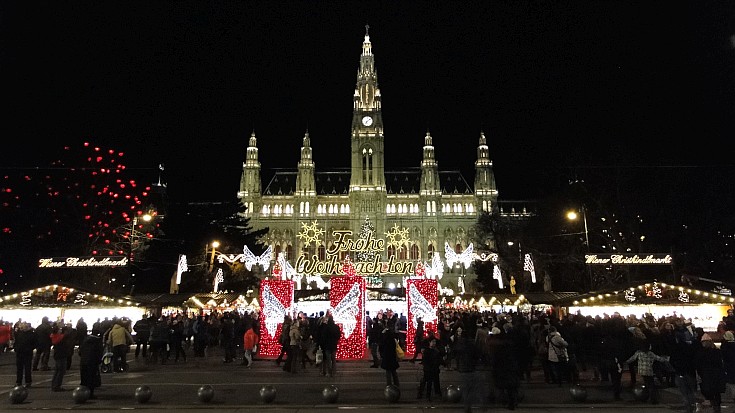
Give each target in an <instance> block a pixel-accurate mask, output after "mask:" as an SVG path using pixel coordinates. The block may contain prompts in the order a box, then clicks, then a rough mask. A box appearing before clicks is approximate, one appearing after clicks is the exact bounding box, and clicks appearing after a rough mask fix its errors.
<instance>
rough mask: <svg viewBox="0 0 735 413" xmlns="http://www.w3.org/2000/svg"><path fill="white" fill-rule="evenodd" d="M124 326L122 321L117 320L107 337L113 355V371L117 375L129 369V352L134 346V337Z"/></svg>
mask: <svg viewBox="0 0 735 413" xmlns="http://www.w3.org/2000/svg"><path fill="white" fill-rule="evenodd" d="M122 324H123V321H122V320H115V324H113V325H112V327H110V333H109V334H108V335H107V337H108V338H107V344H108V345H109V346H110V348H112V354H113V356H112V369H113V371H115V372H116V373H121V372H123V371H126V370H127V369H128V362H127V357H128V350H129V349H130V346H131V345H132V344H133V336H132V335H130V332H129V331H128V329H127V328H125V327H123V325H122Z"/></svg>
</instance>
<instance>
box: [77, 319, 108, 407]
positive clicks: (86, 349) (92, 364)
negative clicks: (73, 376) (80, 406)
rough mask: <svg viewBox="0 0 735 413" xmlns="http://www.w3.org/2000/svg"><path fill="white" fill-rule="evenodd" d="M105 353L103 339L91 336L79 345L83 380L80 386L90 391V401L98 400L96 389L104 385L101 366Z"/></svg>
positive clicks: (80, 370)
mask: <svg viewBox="0 0 735 413" xmlns="http://www.w3.org/2000/svg"><path fill="white" fill-rule="evenodd" d="M103 353H104V346H103V344H102V338H100V337H98V336H95V335H89V334H87V335H85V336H84V338H82V343H81V344H80V345H79V375H80V378H81V381H80V383H79V384H81V385H82V386H86V387H87V388H88V389H89V398H90V399H94V398H96V396H95V395H94V389H96V388H97V387H100V386H101V385H102V377H101V376H100V364H101V363H102V354H103Z"/></svg>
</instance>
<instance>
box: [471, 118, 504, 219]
mask: <svg viewBox="0 0 735 413" xmlns="http://www.w3.org/2000/svg"><path fill="white" fill-rule="evenodd" d="M475 195H476V196H477V202H478V205H477V206H478V208H480V209H481V210H483V211H492V210H493V209H494V208H495V207H496V202H497V200H498V190H497V187H496V186H495V174H494V173H493V161H491V160H490V151H489V149H488V146H487V138H485V133H484V132H480V142H479V144H478V145H477V160H476V161H475Z"/></svg>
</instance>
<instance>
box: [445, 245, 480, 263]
mask: <svg viewBox="0 0 735 413" xmlns="http://www.w3.org/2000/svg"><path fill="white" fill-rule="evenodd" d="M473 250H474V246H473V245H472V243H471V242H470V245H468V246H467V249H465V250H464V251H462V253H460V254H457V253H456V252H454V250H452V247H450V246H449V243H448V242H445V243H444V258H445V259H446V260H447V267H449V268H452V267H453V266H454V263H455V262H459V263H461V264H463V265H464V267H465V268H470V265H472V251H473Z"/></svg>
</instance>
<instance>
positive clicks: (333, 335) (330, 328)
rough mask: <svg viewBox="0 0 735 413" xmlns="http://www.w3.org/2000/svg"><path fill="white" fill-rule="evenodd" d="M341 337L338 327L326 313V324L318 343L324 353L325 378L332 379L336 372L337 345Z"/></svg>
mask: <svg viewBox="0 0 735 413" xmlns="http://www.w3.org/2000/svg"><path fill="white" fill-rule="evenodd" d="M341 335H342V331H340V329H339V326H338V325H337V324H336V323H335V322H334V317H333V316H332V314H331V313H327V323H326V324H325V325H324V328H323V329H322V330H321V334H320V341H321V344H322V346H323V347H322V352H323V353H324V360H323V363H324V373H325V375H326V376H327V377H334V374H335V373H336V372H337V343H339V338H340V337H341Z"/></svg>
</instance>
